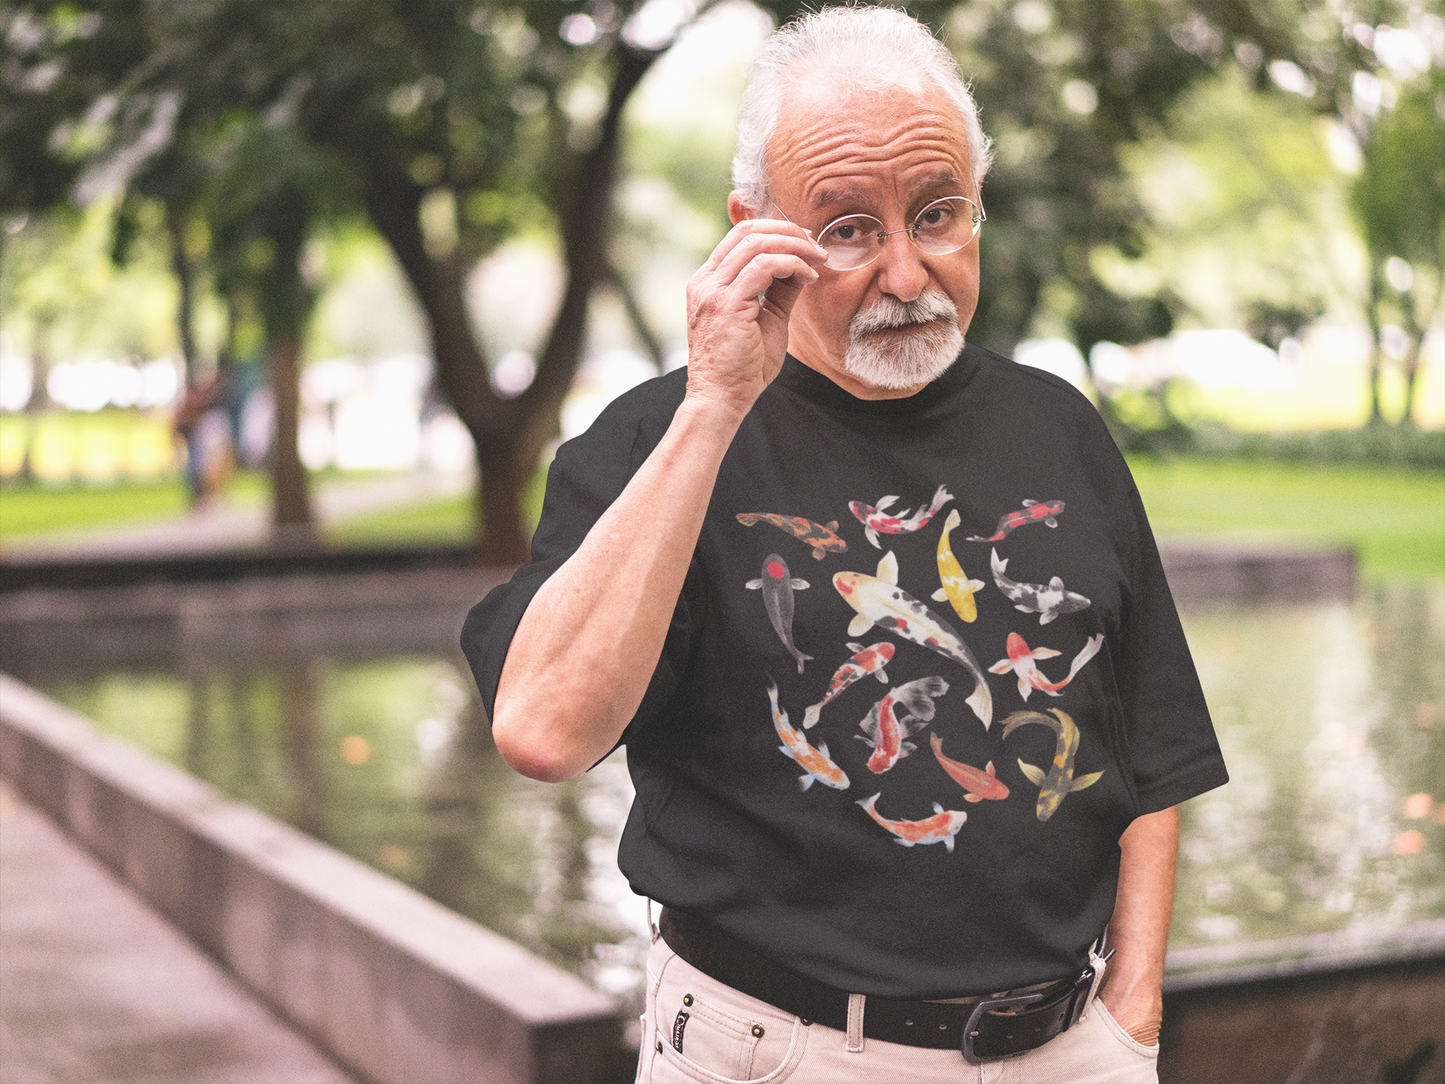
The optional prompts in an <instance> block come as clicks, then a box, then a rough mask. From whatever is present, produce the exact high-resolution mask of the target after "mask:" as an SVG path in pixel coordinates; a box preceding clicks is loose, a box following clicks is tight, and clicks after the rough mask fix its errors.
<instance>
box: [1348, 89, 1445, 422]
mask: <svg viewBox="0 0 1445 1084" xmlns="http://www.w3.org/2000/svg"><path fill="white" fill-rule="evenodd" d="M1442 102H1445V71H1442V70H1441V69H1438V68H1437V69H1435V70H1434V71H1433V72H1431V73H1430V78H1428V79H1421V80H1419V81H1418V82H1417V83H1416V84H1415V85H1413V86H1411V87H1409V88H1408V89H1406V91H1405V92H1404V93H1402V94H1401V95H1400V97H1399V99H1398V102H1397V104H1396V105H1395V107H1394V108H1393V109H1390V110H1388V111H1386V112H1384V113H1383V115H1382V116H1381V117H1380V119H1379V121H1378V123H1377V124H1376V125H1375V126H1374V127H1373V129H1372V130H1371V131H1370V134H1369V136H1368V138H1367V139H1366V141H1365V144H1364V148H1363V150H1364V155H1363V157H1364V164H1363V168H1362V169H1361V171H1360V175H1359V177H1358V178H1357V179H1356V181H1355V186H1354V190H1353V193H1352V196H1353V201H1352V202H1353V205H1354V210H1355V213H1356V215H1357V216H1358V218H1359V221H1360V226H1361V230H1362V232H1363V234H1364V237H1365V244H1366V247H1367V248H1368V250H1369V254H1370V283H1369V298H1368V301H1367V304H1366V308H1365V311H1366V316H1367V318H1368V320H1369V323H1370V329H1371V331H1372V333H1373V334H1372V340H1373V345H1372V356H1371V366H1370V392H1371V394H1370V420H1371V422H1375V423H1379V422H1382V421H1383V420H1384V415H1383V412H1382V411H1381V407H1380V373H1381V360H1380V358H1381V353H1382V351H1383V350H1384V349H1385V346H1386V343H1385V327H1386V326H1387V324H1386V321H1387V320H1388V318H1389V317H1390V316H1391V315H1394V316H1395V317H1396V318H1397V319H1398V320H1399V324H1398V325H1396V326H1397V327H1399V328H1400V329H1401V330H1402V331H1403V333H1404V342H1403V343H1402V344H1401V346H1402V347H1403V349H1402V350H1401V351H1400V353H1401V355H1402V358H1401V360H1402V362H1403V366H1404V374H1405V404H1404V410H1403V413H1402V414H1401V416H1400V424H1401V425H1402V426H1408V425H1410V424H1412V414H1413V409H1414V404H1415V394H1416V385H1417V384H1418V377H1419V372H1420V352H1421V348H1422V346H1423V343H1424V340H1425V335H1426V333H1427V332H1428V331H1429V328H1430V325H1431V324H1432V322H1433V321H1434V320H1435V317H1436V314H1437V313H1439V312H1440V311H1441V308H1442V304H1441V303H1442V300H1445V298H1442V292H1445V111H1442V106H1441V103H1442Z"/></svg>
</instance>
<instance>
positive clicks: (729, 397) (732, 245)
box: [687, 195, 827, 419]
mask: <svg viewBox="0 0 1445 1084" xmlns="http://www.w3.org/2000/svg"><path fill="white" fill-rule="evenodd" d="M729 211H730V212H732V213H733V215H734V220H735V221H736V222H737V224H736V225H734V226H733V228H732V229H731V230H730V231H729V232H728V234H727V236H726V237H724V238H723V239H722V240H721V241H720V242H719V243H718V246H717V248H715V249H713V251H712V255H711V256H709V257H708V259H707V262H706V263H704V264H703V265H702V267H700V268H699V269H698V271H697V273H696V274H695V275H693V276H692V278H691V279H689V280H688V284H687V355H688V356H687V361H688V379H687V396H688V398H689V399H691V400H693V401H694V402H696V403H698V404H699V405H702V404H704V403H707V404H714V405H717V406H721V407H726V408H728V409H729V410H731V411H734V412H736V414H737V417H738V418H739V419H741V417H742V415H743V414H746V413H747V411H748V410H749V409H750V408H751V407H752V405H753V403H754V402H755V401H756V400H757V397H758V396H759V395H761V394H762V391H763V389H764V388H766V387H767V386H768V384H769V383H770V382H771V381H772V379H773V377H775V376H777V374H778V370H779V369H780V368H781V367H782V364H783V355H784V354H785V353H786V352H787V349H788V315H789V314H790V313H791V312H792V311H793V303H794V302H795V301H797V299H798V293H799V291H801V290H802V289H803V287H804V286H807V285H809V284H810V283H813V282H816V281H817V279H818V272H817V270H816V268H818V267H820V266H822V264H823V262H824V260H825V259H827V254H826V253H825V252H824V251H823V250H822V249H821V248H820V247H819V246H818V245H817V244H816V243H814V241H813V239H812V237H811V236H809V234H808V231H806V230H804V229H802V228H801V227H799V226H795V225H793V223H791V222H784V221H779V220H774V219H766V218H761V219H760V218H744V219H742V220H741V221H738V218H739V216H740V213H741V204H740V203H739V202H737V201H736V195H735V196H734V199H733V200H729Z"/></svg>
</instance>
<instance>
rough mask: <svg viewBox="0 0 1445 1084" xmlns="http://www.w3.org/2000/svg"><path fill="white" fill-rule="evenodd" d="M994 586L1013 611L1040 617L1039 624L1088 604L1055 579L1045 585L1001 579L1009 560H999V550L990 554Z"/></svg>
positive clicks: (1080, 608) (1005, 577) (1074, 611)
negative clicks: (1005, 597) (995, 585)
mask: <svg viewBox="0 0 1445 1084" xmlns="http://www.w3.org/2000/svg"><path fill="white" fill-rule="evenodd" d="M989 553H990V556H991V560H990V564H991V566H992V568H993V582H994V583H996V584H997V585H998V589H999V590H1000V591H1002V592H1003V593H1004V595H1005V596H1007V598H1008V599H1009V600H1010V601H1011V602H1012V603H1013V604H1014V609H1015V610H1021V611H1023V612H1024V613H1026V614H1027V613H1035V614H1038V615H1039V624H1040V625H1047V624H1048V623H1049V622H1050V621H1052V620H1053V619H1054V618H1056V617H1058V616H1059V614H1071V613H1077V612H1078V611H1079V610H1087V609H1088V608H1089V600H1088V599H1086V598H1085V597H1084V596H1083V595H1081V594H1078V593H1077V592H1075V591H1066V590H1064V581H1063V580H1061V579H1059V577H1057V576H1055V577H1053V578H1052V579H1051V580H1049V582H1048V583H1046V584H1043V583H1018V582H1016V581H1014V580H1011V579H1009V578H1008V577H1007V576H1005V575H1004V572H1005V571H1006V570H1007V569H1008V558H1006V557H999V555H998V550H990V551H989Z"/></svg>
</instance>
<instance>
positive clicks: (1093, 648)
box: [988, 632, 1104, 700]
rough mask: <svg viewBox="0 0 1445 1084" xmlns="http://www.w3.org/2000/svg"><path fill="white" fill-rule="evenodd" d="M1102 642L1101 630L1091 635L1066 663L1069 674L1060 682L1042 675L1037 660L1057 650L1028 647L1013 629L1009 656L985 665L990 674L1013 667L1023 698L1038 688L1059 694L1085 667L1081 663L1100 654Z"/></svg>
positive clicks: (1006, 671)
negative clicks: (988, 665) (987, 665)
mask: <svg viewBox="0 0 1445 1084" xmlns="http://www.w3.org/2000/svg"><path fill="white" fill-rule="evenodd" d="M1103 645H1104V634H1103V633H1102V632H1101V633H1099V634H1098V635H1096V636H1090V637H1089V639H1088V642H1087V643H1085V644H1084V646H1083V647H1082V648H1080V649H1079V653H1078V654H1077V655H1075V656H1074V661H1073V663H1072V665H1070V666H1069V674H1068V676H1067V677H1065V678H1064V679H1063V680H1062V681H1050V680H1049V679H1048V678H1046V677H1044V672H1043V671H1042V670H1040V669H1039V664H1038V662H1037V660H1039V659H1052V658H1053V657H1054V656H1056V655H1058V654H1059V652H1057V651H1055V650H1054V649H1053V648H1051V647H1036V648H1032V649H1030V647H1029V645H1028V644H1027V643H1025V642H1024V638H1023V637H1022V636H1020V635H1019V634H1018V633H1016V632H1011V633H1009V634H1008V658H1006V659H999V661H998V662H996V663H994V664H993V665H992V666H990V667H989V668H988V672H989V673H990V674H1007V673H1008V672H1009V671H1010V670H1012V671H1013V672H1014V673H1015V674H1017V675H1018V679H1019V695H1020V696H1021V697H1023V698H1024V699H1025V700H1027V699H1028V698H1029V693H1031V692H1033V691H1034V690H1035V689H1037V690H1038V691H1039V692H1041V693H1048V694H1049V695H1050V696H1058V695H1059V692H1060V690H1062V689H1063V688H1064V686H1066V685H1068V683H1069V682H1071V681H1073V680H1074V675H1075V674H1077V673H1078V672H1079V671H1080V670H1082V669H1083V668H1084V664H1085V663H1087V662H1088V661H1089V660H1090V659H1092V658H1093V657H1094V656H1095V655H1097V654H1098V653H1099V648H1101V647H1102V646H1103Z"/></svg>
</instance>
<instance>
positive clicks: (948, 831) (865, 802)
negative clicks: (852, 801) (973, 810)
mask: <svg viewBox="0 0 1445 1084" xmlns="http://www.w3.org/2000/svg"><path fill="white" fill-rule="evenodd" d="M881 793H882V791H880V792H879V794H881ZM858 804H859V805H861V806H862V807H863V808H864V809H865V810H867V812H868V816H870V817H872V818H873V819H874V820H875V821H877V822H878V823H879V824H880V825H882V826H883V828H885V829H886V830H887V831H889V832H892V833H893V836H894V839H893V842H894V843H898V844H901V845H902V846H904V847H916V846H918V845H919V844H929V843H942V844H943V845H944V847H945V848H947V849H948V853H949V854H952V853H953V837H954V836H956V835H958V830H959V829H960V828H962V827H963V823H964V821H966V820H968V814H967V813H966V812H964V811H963V810H962V809H944V808H943V806H941V805H939V804H938V803H937V802H934V803H933V816H931V817H925V818H924V819H923V820H921V821H895V820H889V819H888V818H887V817H885V816H883V815H882V814H881V813H879V812H878V810H877V809H876V808H875V807H876V806H877V805H878V794H875V795H873V797H871V798H864V799H862V800H861V801H860V802H859V803H858Z"/></svg>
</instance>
